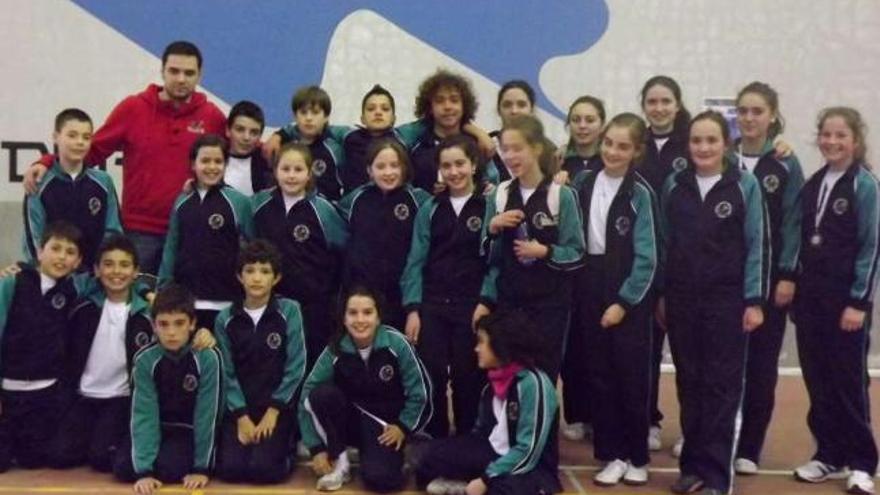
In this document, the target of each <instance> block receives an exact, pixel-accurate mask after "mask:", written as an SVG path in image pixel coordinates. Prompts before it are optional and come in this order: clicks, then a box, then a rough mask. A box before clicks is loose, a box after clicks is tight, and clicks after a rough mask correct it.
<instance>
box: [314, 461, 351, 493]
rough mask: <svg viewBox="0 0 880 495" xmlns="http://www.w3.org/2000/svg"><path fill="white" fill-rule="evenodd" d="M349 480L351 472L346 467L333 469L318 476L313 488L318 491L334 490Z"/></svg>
mask: <svg viewBox="0 0 880 495" xmlns="http://www.w3.org/2000/svg"><path fill="white" fill-rule="evenodd" d="M350 480H351V473H350V472H349V468H348V467H346V468H344V469H334V470H333V471H331V472H329V473H327V474H325V475H324V476H321V477H320V478H318V483H317V485H316V486H315V488H316V489H317V490H318V491H319V492H335V491H336V490H339V489H340V488H342V485H344V484H346V483H348V482H349V481H350Z"/></svg>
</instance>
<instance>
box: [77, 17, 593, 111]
mask: <svg viewBox="0 0 880 495" xmlns="http://www.w3.org/2000/svg"><path fill="white" fill-rule="evenodd" d="M73 1H74V2H75V3H76V4H77V5H79V6H81V7H82V8H83V9H85V10H86V11H87V12H89V13H91V14H92V15H94V16H95V17H97V18H98V19H100V20H101V21H102V22H104V23H105V24H107V25H109V26H111V27H112V28H114V29H116V30H117V31H119V32H120V33H121V34H122V35H123V36H125V37H127V38H128V39H130V40H132V41H133V42H134V43H136V44H138V45H140V46H141V47H143V48H144V49H146V50H147V51H149V52H150V53H152V54H154V55H156V56H161V54H162V50H163V49H164V48H165V46H166V45H167V44H168V42H170V41H172V40H175V39H187V40H191V41H193V42H194V43H196V44H197V45H198V46H199V48H200V49H201V50H202V53H203V55H204V57H205V76H204V79H203V80H202V84H203V85H204V86H205V87H206V88H208V89H209V90H210V91H212V92H213V93H215V94H217V95H218V96H220V97H221V98H223V99H224V100H226V101H228V102H230V103H232V102H235V101H238V100H240V99H245V98H247V99H251V100H254V101H256V102H257V103H259V104H260V106H262V107H263V109H264V110H265V111H266V117H267V120H268V121H269V123H271V124H274V125H279V124H282V123H286V122H288V121H289V120H290V106H289V105H290V96H291V94H292V93H293V90H294V89H295V88H296V87H299V86H302V85H305V84H315V83H319V82H320V79H321V75H322V74H323V71H324V63H325V57H326V54H327V47H328V45H329V43H330V37H331V36H332V35H333V31H334V30H335V28H336V26H337V25H338V24H339V22H340V21H341V20H342V19H343V18H345V17H346V16H347V15H349V14H350V13H352V12H354V11H357V10H360V9H369V10H372V11H374V12H376V13H377V14H379V15H381V16H382V17H385V18H386V19H388V20H389V21H391V22H393V23H394V24H396V25H397V26H399V27H400V28H401V29H403V30H405V31H407V32H408V33H410V34H412V35H413V36H415V37H417V38H419V39H421V40H423V41H424V42H426V43H428V44H430V45H432V46H434V47H435V48H437V49H438V50H439V51H442V52H444V53H446V54H447V55H449V56H450V57H452V58H455V59H456V60H458V61H460V62H461V63H463V64H464V65H467V66H468V67H471V68H472V69H474V70H476V71H477V72H479V73H480V74H482V75H483V76H485V77H487V78H488V79H490V80H492V81H495V82H497V83H499V84H500V83H503V82H504V81H506V80H508V79H513V78H522V79H525V80H526V81H528V82H529V83H530V84H532V86H533V87H534V88H535V90H536V92H537V93H538V105H539V106H541V107H542V108H544V109H546V110H548V111H550V112H552V113H554V114H556V115H559V116H562V115H563V111H562V109H560V108H557V107H556V106H554V105H553V104H552V103H551V102H550V101H549V99H548V98H547V96H546V95H545V94H544V92H543V91H542V90H541V86H540V84H539V82H538V74H539V71H540V69H541V67H542V66H543V65H544V63H545V62H546V61H547V60H548V59H549V58H551V57H556V56H560V55H568V54H575V53H580V52H583V51H586V50H587V49H589V48H590V47H591V46H592V45H593V44H595V43H596V41H598V40H599V38H600V37H601V36H602V34H603V33H604V32H605V30H606V29H607V27H608V19H609V13H608V7H607V5H606V3H605V0H571V1H566V0H504V1H482V0H444V1H442V2H426V1H412V0H362V1H359V2H349V1H346V2H337V1H328V2H314V1H311V2H306V1H302V0H297V1H290V0H261V1H259V2H242V1H240V0H213V1H210V2H208V1H185V2H181V1H179V0H150V1H149V2H107V1H105V0H73ZM298 7H299V8H298ZM269 54H274V55H275V56H274V57H273V58H270V57H269V56H268V55H269ZM392 76H393V75H389V77H392ZM377 82H379V81H377ZM486 104H489V102H486ZM491 104H494V101H493V102H491Z"/></svg>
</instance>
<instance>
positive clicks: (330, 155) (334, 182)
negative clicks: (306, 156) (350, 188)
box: [277, 123, 347, 201]
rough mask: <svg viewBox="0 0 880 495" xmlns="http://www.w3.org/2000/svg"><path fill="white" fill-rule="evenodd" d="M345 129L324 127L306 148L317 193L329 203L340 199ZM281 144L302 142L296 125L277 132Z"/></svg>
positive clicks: (343, 165)
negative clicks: (310, 154) (309, 153)
mask: <svg viewBox="0 0 880 495" xmlns="http://www.w3.org/2000/svg"><path fill="white" fill-rule="evenodd" d="M346 129H347V128H343V127H337V126H329V125H328V126H325V127H324V130H323V131H322V132H321V135H320V136H318V137H317V138H316V139H315V140H314V141H312V142H311V143H310V144H309V145H308V147H309V151H310V152H311V153H312V174H313V175H314V177H315V185H316V187H317V188H318V192H319V193H321V194H322V195H324V197H325V198H327V199H329V200H330V201H339V198H341V197H342V173H341V172H342V170H344V169H345V153H344V152H343V148H342V137H343V136H344V135H345V132H346ZM277 134H278V136H280V137H281V144H282V145H283V144H287V143H295V142H300V141H302V135H301V134H300V132H299V128H298V127H297V126H296V124H295V123H294V124H288V125H287V126H285V127H283V128H281V129H279V130H278V132H277Z"/></svg>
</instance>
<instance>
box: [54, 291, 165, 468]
mask: <svg viewBox="0 0 880 495" xmlns="http://www.w3.org/2000/svg"><path fill="white" fill-rule="evenodd" d="M106 301H107V296H106V294H105V293H104V291H103V290H95V291H93V292H91V293H90V294H88V295H86V296H84V297H82V298H80V300H79V301H78V302H77V303H76V304H75V305H74V307H73V309H72V310H71V311H70V326H69V336H68V344H67V360H66V365H65V372H64V375H65V378H64V380H62V381H63V383H64V385H65V388H66V391H65V393H66V394H67V395H69V396H70V397H71V398H72V402H69V403H67V406H66V407H65V411H64V414H63V415H62V417H61V419H60V421H59V427H58V433H57V435H56V437H55V439H54V443H53V454H52V456H51V457H52V465H53V467H62V468H63V467H73V466H78V465H82V464H86V463H88V464H89V465H90V466H91V467H92V468H93V469H96V470H98V471H101V472H109V471H111V470H112V468H113V462H114V459H113V458H114V454H115V452H116V450H117V449H118V448H119V445H120V444H121V443H122V441H123V438H124V437H125V436H127V435H128V427H129V426H128V425H129V419H130V414H131V396H130V394H128V393H125V394H121V395H117V396H112V397H100V398H99V397H93V396H86V395H84V394H83V393H82V391H81V389H80V384H81V381H82V377H83V374H84V373H85V370H86V366H87V364H88V362H89V358H90V357H93V354H94V353H95V352H101V350H103V349H104V348H103V347H95V342H96V340H95V339H96V335H97V332H98V327H99V325H100V324H101V319H102V316H103V314H104V313H103V311H104V306H105V303H106ZM127 305H128V314H127V318H126V320H125V331H124V334H123V347H122V349H124V353H125V362H126V365H127V366H126V370H125V372H124V373H125V376H124V378H125V381H126V382H128V381H130V377H131V368H132V365H133V363H134V355H135V354H136V353H137V352H138V351H140V350H141V349H143V348H145V347H146V346H148V345H150V344H151V343H152V342H153V326H152V320H151V318H150V307H149V305H148V303H147V302H146V301H145V300H144V299H143V298H141V297H140V296H138V294H137V291H136V290H131V292H130V296H129V299H128V303H127ZM105 338H106V337H105ZM99 356H102V355H99ZM118 357H119V356H114V357H112V358H111V359H112V360H113V361H114V362H115V361H117V359H113V358H118Z"/></svg>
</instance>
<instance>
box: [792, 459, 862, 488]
mask: <svg viewBox="0 0 880 495" xmlns="http://www.w3.org/2000/svg"><path fill="white" fill-rule="evenodd" d="M848 475H849V472H848V471H847V469H846V468H839V467H836V466H832V465H831V464H825V463H824V462H822V461H817V460H815V459H813V460H812V461H810V462H808V463H806V464H804V465H803V466H801V467H799V468H797V469H795V470H794V478H795V479H796V480H798V481H804V482H806V483H822V482H823V481H828V480H842V479H843V478H846V477H847V476H848Z"/></svg>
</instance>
